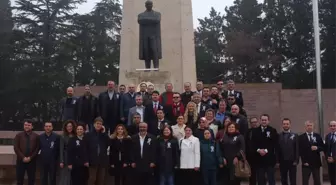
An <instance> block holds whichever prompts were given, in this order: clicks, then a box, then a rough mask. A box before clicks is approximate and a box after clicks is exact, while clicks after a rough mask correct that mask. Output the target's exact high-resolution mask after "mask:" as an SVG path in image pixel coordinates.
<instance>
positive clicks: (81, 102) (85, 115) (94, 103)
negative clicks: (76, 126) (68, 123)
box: [77, 85, 98, 131]
mask: <svg viewBox="0 0 336 185" xmlns="http://www.w3.org/2000/svg"><path fill="white" fill-rule="evenodd" d="M84 88H85V92H84V95H83V96H81V97H79V98H78V100H77V118H78V119H77V120H78V122H81V123H85V124H86V125H88V127H89V130H90V131H91V130H93V120H94V119H95V118H96V117H98V99H97V98H96V97H95V96H93V95H92V94H91V90H90V86H89V85H85V87H84Z"/></svg>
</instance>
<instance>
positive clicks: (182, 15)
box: [119, 0, 196, 92]
mask: <svg viewBox="0 0 336 185" xmlns="http://www.w3.org/2000/svg"><path fill="white" fill-rule="evenodd" d="M145 2H146V0H137V1H134V0H124V1H123V17H122V23H121V27H122V28H121V43H120V65H119V84H124V85H128V84H130V83H134V84H135V85H138V83H140V82H143V81H141V80H142V79H137V77H139V78H144V80H145V81H149V82H151V83H153V84H157V85H156V87H159V84H160V85H161V86H162V85H164V83H167V82H170V83H172V84H173V86H174V91H178V92H182V91H183V83H185V82H190V83H191V84H196V62H195V44H194V28H193V18H192V5H191V0H155V1H153V10H155V11H158V12H160V13H161V43H162V59H161V60H160V61H159V63H160V67H159V71H158V72H153V71H151V72H146V73H148V74H145V72H137V71H136V70H137V69H141V68H144V66H145V62H144V61H141V60H139V24H138V22H137V18H138V14H139V13H142V12H144V11H145ZM165 73H167V74H165ZM168 74H169V75H168ZM156 77H158V79H155V78H156ZM162 77H164V78H162ZM154 81H155V82H154ZM157 90H159V91H160V92H162V88H157Z"/></svg>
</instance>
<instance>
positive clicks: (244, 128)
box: [229, 113, 248, 135]
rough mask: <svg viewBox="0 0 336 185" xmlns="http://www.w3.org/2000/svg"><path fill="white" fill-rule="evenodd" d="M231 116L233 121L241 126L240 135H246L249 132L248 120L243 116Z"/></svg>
mask: <svg viewBox="0 0 336 185" xmlns="http://www.w3.org/2000/svg"><path fill="white" fill-rule="evenodd" d="M229 116H230V118H231V121H233V122H235V123H236V124H238V125H239V132H240V134H242V135H245V134H246V132H247V130H248V121H247V118H246V117H245V116H243V115H241V114H239V115H236V116H234V115H232V114H231V113H230V114H229Z"/></svg>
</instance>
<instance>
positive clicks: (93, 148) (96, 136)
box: [84, 130, 110, 166]
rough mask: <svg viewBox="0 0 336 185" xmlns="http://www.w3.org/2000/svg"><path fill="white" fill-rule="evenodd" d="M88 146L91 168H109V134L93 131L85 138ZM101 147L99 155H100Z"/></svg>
mask: <svg viewBox="0 0 336 185" xmlns="http://www.w3.org/2000/svg"><path fill="white" fill-rule="evenodd" d="M84 139H85V140H86V142H87V146H88V155H89V164H90V166H97V165H101V166H107V163H106V161H108V156H107V148H108V147H109V146H110V138H109V136H108V135H107V133H101V132H99V133H98V132H96V131H95V130H94V131H91V132H89V133H87V134H86V135H85V137H84ZM98 146H99V155H98Z"/></svg>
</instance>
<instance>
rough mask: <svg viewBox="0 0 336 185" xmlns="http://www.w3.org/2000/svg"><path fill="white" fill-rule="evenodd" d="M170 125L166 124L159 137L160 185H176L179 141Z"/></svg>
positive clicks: (158, 162)
mask: <svg viewBox="0 0 336 185" xmlns="http://www.w3.org/2000/svg"><path fill="white" fill-rule="evenodd" d="M172 133H173V131H172V129H171V127H170V126H165V127H164V128H163V130H162V133H161V136H160V138H159V139H158V145H157V146H158V152H157V156H158V158H157V159H158V161H157V164H158V175H159V178H160V185H165V184H169V185H174V181H175V180H174V171H175V169H176V168H177V167H178V166H179V160H180V159H179V146H178V141H177V139H175V138H174V137H173V135H172Z"/></svg>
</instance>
